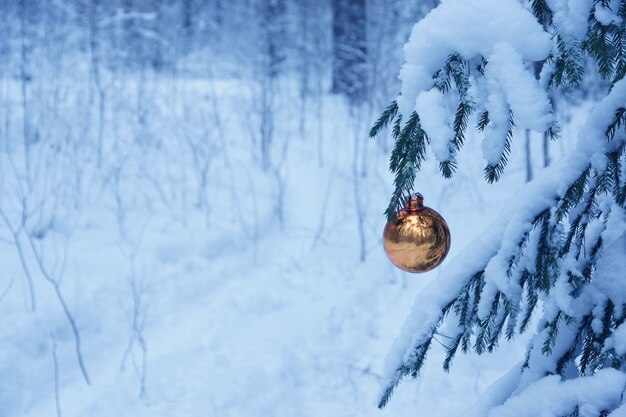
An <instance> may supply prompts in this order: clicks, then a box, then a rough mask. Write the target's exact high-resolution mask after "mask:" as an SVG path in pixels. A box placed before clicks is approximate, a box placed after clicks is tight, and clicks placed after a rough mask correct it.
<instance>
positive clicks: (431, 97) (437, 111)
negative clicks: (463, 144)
mask: <svg viewBox="0 0 626 417" xmlns="http://www.w3.org/2000/svg"><path fill="white" fill-rule="evenodd" d="M415 110H416V111H417V113H418V114H419V115H420V123H421V125H422V128H423V129H424V130H425V131H426V133H427V134H428V137H429V138H430V145H431V147H432V150H433V152H434V153H435V157H436V158H437V160H438V161H440V162H443V161H448V160H449V159H450V156H451V150H452V148H451V141H452V140H453V139H454V131H453V130H452V128H451V127H450V124H449V123H450V120H452V117H451V116H450V114H449V112H448V111H447V108H446V103H445V96H444V95H443V93H441V92H440V91H439V90H438V89H437V88H432V89H430V90H429V91H424V92H421V93H420V94H419V95H418V96H417V99H416V101H415Z"/></svg>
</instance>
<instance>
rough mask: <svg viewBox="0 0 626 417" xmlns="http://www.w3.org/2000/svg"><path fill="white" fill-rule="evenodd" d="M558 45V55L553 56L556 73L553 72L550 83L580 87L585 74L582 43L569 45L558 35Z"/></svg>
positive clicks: (551, 84) (558, 85) (550, 84)
mask: <svg viewBox="0 0 626 417" xmlns="http://www.w3.org/2000/svg"><path fill="white" fill-rule="evenodd" d="M556 45H557V50H558V52H559V53H558V55H557V56H556V57H552V60H554V74H552V77H551V79H550V82H549V83H548V85H549V86H555V87H565V86H572V87H578V85H579V84H580V82H581V80H582V78H583V74H584V66H583V59H582V55H581V47H580V45H576V44H575V45H571V46H568V45H567V44H566V43H565V41H564V40H563V39H562V38H561V37H560V36H558V35H557V37H556Z"/></svg>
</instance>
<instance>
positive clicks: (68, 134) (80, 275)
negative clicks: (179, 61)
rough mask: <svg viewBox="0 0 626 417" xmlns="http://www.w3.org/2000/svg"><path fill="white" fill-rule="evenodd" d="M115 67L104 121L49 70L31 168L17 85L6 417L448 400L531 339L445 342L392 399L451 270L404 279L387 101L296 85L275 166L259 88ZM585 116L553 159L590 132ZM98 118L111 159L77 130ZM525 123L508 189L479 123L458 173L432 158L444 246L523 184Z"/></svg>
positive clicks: (0, 141)
mask: <svg viewBox="0 0 626 417" xmlns="http://www.w3.org/2000/svg"><path fill="white" fill-rule="evenodd" d="M117 83H118V84H116V85H114V86H111V87H110V93H108V95H107V102H106V103H105V106H104V110H103V113H102V114H103V116H104V118H103V119H102V122H101V123H100V121H99V114H98V106H96V105H93V103H95V102H97V100H95V99H94V98H93V97H91V98H89V97H87V96H85V95H82V94H75V93H74V92H73V90H72V85H71V83H67V84H63V83H61V84H50V85H51V86H50V87H49V88H53V87H54V88H55V91H54V94H52V93H51V92H50V91H46V92H42V94H41V95H40V97H43V98H42V99H41V100H39V101H34V104H32V103H31V105H32V109H31V110H30V111H31V114H30V116H29V117H31V122H32V123H31V124H30V129H31V135H36V137H38V138H39V140H33V143H32V145H31V146H30V148H29V150H28V151H29V153H30V166H28V167H27V166H26V165H25V164H24V158H23V152H24V150H23V149H22V145H21V144H19V143H17V144H16V142H14V141H13V140H12V138H13V137H15V136H17V135H18V134H19V133H20V132H21V130H22V129H23V112H22V110H21V109H20V105H19V104H20V103H19V100H18V99H17V98H16V97H18V90H19V84H18V83H17V82H14V81H13V80H11V79H4V80H2V81H1V83H0V84H1V86H2V87H1V88H0V94H1V98H2V103H4V111H3V113H2V116H1V118H2V120H1V124H2V128H1V129H0V133H1V137H0V149H1V152H0V178H1V179H0V186H1V189H2V194H1V195H0V209H1V211H2V215H3V218H4V221H2V222H0V340H2V343H0V375H2V378H0V415H1V416H7V417H12V416H33V417H35V416H51V415H55V413H56V411H55V410H56V407H57V406H58V407H59V408H60V410H61V412H62V415H64V416H85V417H87V416H89V417H97V416H102V417H105V416H134V417H139V416H216V417H218V416H219V417H222V416H224V417H225V416H233V417H234V416H242V417H243V416H246V417H250V416H303V417H304V416H335V417H340V416H357V415H358V416H379V415H389V416H397V415H405V416H408V415H429V416H450V415H454V413H455V412H461V411H462V410H463V408H464V407H467V406H468V405H470V404H471V403H472V401H473V400H475V399H477V398H478V397H479V395H480V394H481V393H482V392H483V391H484V390H485V389H486V387H487V386H488V385H489V383H490V382H492V381H493V380H494V379H496V378H498V377H499V376H500V375H501V374H502V373H503V372H505V371H506V370H507V369H508V368H510V367H511V366H514V365H515V363H511V362H510V360H509V358H512V357H521V356H522V355H523V353H522V352H523V340H518V341H516V342H514V343H513V344H511V345H510V346H504V347H503V348H502V349H500V350H499V351H498V353H497V354H495V355H491V356H489V355H485V356H481V357H477V356H474V355H470V356H459V357H458V358H457V359H455V363H454V366H453V368H452V371H451V372H450V373H449V374H445V373H444V372H443V371H442V370H441V366H440V363H441V361H440V360H439V359H440V358H441V349H439V348H440V347H439V346H434V347H433V349H435V352H437V353H436V354H434V355H432V356H431V357H430V361H429V364H428V365H427V368H426V370H425V372H424V378H423V379H422V380H421V381H425V382H417V383H415V382H411V383H405V384H403V385H402V386H401V387H399V388H398V391H397V393H396V394H395V399H394V401H392V402H391V403H390V404H389V406H388V407H387V408H386V409H385V410H383V411H379V410H378V409H377V408H376V401H377V395H378V390H379V383H380V381H379V379H380V372H381V369H382V366H383V362H384V358H385V355H386V353H387V350H388V348H389V347H390V345H391V343H392V342H393V339H394V338H395V337H396V335H397V334H398V333H399V331H400V328H401V326H402V323H403V321H404V318H405V316H406V315H407V314H408V313H409V311H410V308H411V306H412V304H413V301H414V299H415V296H416V295H417V294H418V293H419V291H420V289H421V288H423V287H424V286H425V285H426V284H427V283H428V282H430V281H432V280H435V279H437V274H438V270H435V271H433V272H430V273H427V274H423V275H411V274H406V273H403V272H401V271H399V270H397V269H395V268H394V267H393V266H392V265H391V264H390V262H389V261H388V260H387V259H386V258H385V255H384V253H383V250H382V244H381V233H382V229H383V227H384V222H385V218H384V216H383V214H382V213H383V211H384V209H385V208H386V206H387V203H388V198H389V195H390V192H391V187H392V181H393V178H392V176H391V174H389V173H388V157H389V151H390V150H389V144H387V146H385V145H384V143H383V142H384V141H383V140H382V139H381V140H379V141H378V142H376V141H372V140H370V139H367V130H368V128H369V126H370V124H371V123H372V121H373V120H374V119H375V117H376V116H377V112H378V111H380V110H381V109H379V108H372V109H363V110H361V111H355V110H352V111H349V109H348V107H347V105H346V104H345V102H344V101H343V99H341V98H340V97H337V96H331V95H325V96H323V97H321V98H320V99H319V101H317V100H315V99H310V100H309V102H308V103H307V104H306V107H302V104H301V102H300V99H299V97H298V92H297V88H295V87H294V86H293V85H292V83H290V82H288V81H283V82H281V83H279V85H278V86H277V91H276V94H275V103H274V109H275V112H274V115H273V128H274V130H273V135H272V136H273V142H272V144H271V149H272V153H271V159H270V165H269V167H267V168H266V169H263V168H262V162H261V160H260V152H259V149H260V142H261V137H260V135H259V133H258V132H259V131H260V130H259V128H258V126H259V125H260V124H261V121H260V120H259V117H260V115H261V114H262V112H261V111H260V108H259V106H260V105H261V104H260V103H259V102H258V100H256V99H255V97H258V95H257V94H256V93H255V90H254V89H255V88H257V87H255V84H253V83H251V82H250V83H248V82H243V81H241V80H227V79H223V80H213V81H207V80H202V79H197V80H195V79H185V78H184V77H179V78H176V79H168V78H163V77H154V76H146V78H145V79H143V80H141V81H138V80H137V79H136V78H134V77H129V79H128V80H121V81H117ZM44 93H45V94H44ZM94 94H97V93H94ZM48 99H49V100H48ZM89 100H94V101H92V102H90V101H89ZM33 109H34V110H33ZM584 110H585V109H584V108H582V109H581V110H580V111H582V112H584ZM302 114H304V119H301V115H302ZM570 120H571V125H569V126H566V127H565V128H564V129H563V132H562V133H563V135H562V136H563V138H562V139H561V141H560V142H557V143H552V144H551V155H552V158H553V159H558V158H560V157H562V156H563V155H564V154H566V153H567V151H568V149H569V144H570V143H572V142H573V140H574V139H575V134H574V133H575V131H576V129H577V121H578V120H579V118H578V117H576V114H573V115H571V119H570ZM346 121H348V123H347V122H346ZM33 129H34V130H35V131H36V133H33V131H32V130H33ZM99 129H101V130H99ZM98 132H100V133H101V137H102V139H103V140H102V151H101V160H100V161H98V157H97V155H98V152H97V145H96V144H94V143H91V142H90V143H84V142H81V138H83V137H87V136H89V137H97V136H98ZM523 138H524V136H523V132H516V136H515V140H514V144H513V147H514V149H513V152H512V158H511V161H510V163H509V165H508V167H507V169H506V171H505V174H504V177H503V179H502V180H501V181H500V182H498V183H496V184H494V185H489V184H486V183H485V182H484V181H483V180H482V176H483V173H482V167H483V166H484V162H483V160H482V152H481V149H480V145H479V143H478V140H473V139H472V138H471V137H470V138H469V140H468V143H467V145H466V147H467V149H466V150H465V151H464V152H463V153H461V154H460V167H459V170H458V173H457V174H456V175H455V177H454V178H453V179H451V180H444V179H442V178H440V175H439V173H438V168H437V165H436V163H435V162H434V161H433V158H432V157H431V158H430V159H429V163H428V164H427V165H426V166H425V167H424V169H423V171H422V172H421V173H420V177H419V183H418V188H419V191H421V192H422V193H423V194H424V195H425V204H426V205H428V206H430V207H432V208H434V209H436V210H437V211H439V212H440V213H441V214H442V215H443V216H444V217H445V218H446V220H447V221H448V224H449V226H450V230H451V233H452V249H451V253H450V255H449V256H448V261H449V259H450V258H452V257H454V256H455V255H456V254H457V253H458V252H459V251H460V250H461V249H463V248H464V247H465V246H467V245H468V244H470V243H471V242H472V240H473V239H474V238H475V237H476V236H478V235H480V233H481V232H482V231H483V230H484V229H485V228H486V227H487V226H488V225H489V223H490V222H491V221H492V220H493V219H494V217H495V216H496V214H497V213H498V212H499V210H500V209H501V208H502V207H504V206H505V204H506V203H508V201H509V200H510V198H512V197H513V196H514V195H515V192H516V191H517V190H518V189H519V188H520V187H521V186H522V185H523V183H524V181H525V180H524V178H525V161H524V159H523V156H524V152H523ZM531 139H533V143H532V147H533V154H534V155H535V157H536V158H535V159H534V161H535V169H536V170H539V169H540V168H539V166H540V165H541V163H540V160H541V153H540V152H541V138H540V136H539V135H538V134H535V135H534V136H533V137H532V138H531ZM98 165H99V166H98ZM7 222H8V224H9V225H11V228H12V229H13V230H10V229H9V227H7ZM360 222H361V223H360ZM360 225H362V226H360ZM361 235H362V236H363V237H362V238H361ZM361 245H363V249H362V247H361ZM362 253H363V254H364V260H361V256H362ZM446 262H447V261H446ZM29 276H30V281H31V282H32V287H31V285H29ZM55 288H57V289H58V292H55ZM61 300H63V303H65V306H66V307H67V312H66V311H64V309H63V303H62V302H61ZM33 301H34V305H33ZM68 313H69V317H71V319H72V320H74V321H75V325H76V328H77V330H78V332H79V335H80V355H81V356H82V359H83V360H84V368H85V373H86V376H88V378H89V381H90V384H87V383H86V378H85V375H83V374H82V373H81V370H80V367H79V363H78V360H77V359H78V355H77V350H76V346H77V345H76V337H75V334H74V332H73V330H72V326H71V323H70V321H69V320H68ZM439 340H440V342H441V343H442V344H445V343H446V340H445V337H443V336H442V337H441V338H440V339H439ZM511 352H515V354H512V353H511Z"/></svg>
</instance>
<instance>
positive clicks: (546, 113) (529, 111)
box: [486, 42, 552, 132]
mask: <svg viewBox="0 0 626 417" xmlns="http://www.w3.org/2000/svg"><path fill="white" fill-rule="evenodd" d="M487 61H488V62H489V64H488V65H487V73H486V76H487V77H488V78H493V79H494V80H496V81H498V82H499V84H500V85H501V87H502V90H503V91H504V93H505V94H506V100H507V102H508V103H509V105H510V106H511V110H512V111H513V114H514V116H515V123H516V124H517V125H518V126H520V127H524V128H528V129H533V130H536V131H538V132H544V131H545V130H546V129H547V128H548V126H549V125H550V123H551V122H552V114H551V109H552V107H551V105H550V100H549V99H548V95H547V92H546V91H545V90H544V89H542V88H541V87H540V86H539V83H538V82H537V80H536V79H535V77H534V76H533V75H532V74H531V73H530V72H529V71H528V70H527V69H526V68H525V67H524V61H523V58H522V56H521V55H520V54H519V52H518V51H517V50H516V49H515V48H513V47H512V46H511V45H509V44H508V43H503V42H500V43H497V44H495V45H494V48H493V53H492V54H491V55H489V57H488V59H487ZM489 114H491V112H490V113H489ZM507 118H508V117H507Z"/></svg>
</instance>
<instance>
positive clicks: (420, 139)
mask: <svg viewBox="0 0 626 417" xmlns="http://www.w3.org/2000/svg"><path fill="white" fill-rule="evenodd" d="M397 126H399V125H397ZM398 130H399V129H396V127H395V126H394V132H398ZM395 139H396V143H395V146H394V149H393V151H392V152H391V158H390V162H389V169H390V171H391V172H394V173H395V174H396V175H395V179H394V192H393V194H392V196H391V200H390V201H389V206H388V207H387V210H386V211H385V215H386V216H387V220H389V221H393V220H394V219H395V218H396V214H397V212H398V210H400V209H401V208H402V206H403V204H404V203H405V200H406V198H407V196H408V195H410V194H411V192H413V187H414V183H415V175H416V173H417V171H419V169H420V167H421V163H422V161H423V160H424V158H425V157H426V144H425V141H426V140H427V137H426V133H425V132H424V130H423V129H422V127H421V125H420V121H419V116H418V115H417V113H416V112H413V113H412V114H411V117H410V118H409V120H408V121H407V123H406V125H405V126H404V127H403V128H402V130H401V131H399V133H398V136H397V137H396V138H395Z"/></svg>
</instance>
